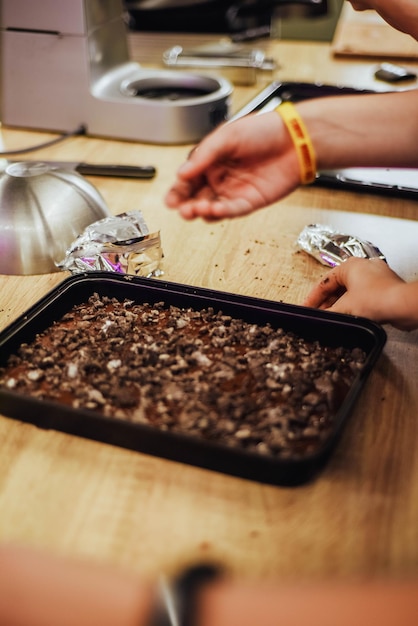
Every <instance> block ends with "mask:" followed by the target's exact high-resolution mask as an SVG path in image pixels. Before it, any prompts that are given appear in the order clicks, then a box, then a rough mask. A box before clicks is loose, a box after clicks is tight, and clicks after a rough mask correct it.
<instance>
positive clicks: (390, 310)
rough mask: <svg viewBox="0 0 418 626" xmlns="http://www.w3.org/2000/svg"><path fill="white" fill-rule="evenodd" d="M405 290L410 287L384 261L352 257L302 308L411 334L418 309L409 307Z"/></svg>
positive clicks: (322, 281) (327, 279)
mask: <svg viewBox="0 0 418 626" xmlns="http://www.w3.org/2000/svg"><path fill="white" fill-rule="evenodd" d="M416 286H417V284H415V285H412V287H413V288H414V290H415V289H416ZM405 287H407V288H408V287H410V286H409V285H407V284H406V283H405V281H404V280H402V278H400V277H399V276H398V275H397V274H396V273H395V272H394V271H393V270H391V269H390V267H389V266H388V265H387V264H386V263H385V261H383V260H381V259H372V260H371V259H359V258H356V257H352V258H350V259H347V261H344V263H342V264H341V265H338V266H337V267H335V268H333V269H332V270H331V271H330V272H328V274H327V275H326V276H325V278H323V279H322V280H321V282H320V283H318V284H317V285H315V287H314V288H313V289H312V290H311V291H310V293H309V294H308V296H307V298H306V300H305V302H304V303H303V304H304V305H305V306H310V307H316V308H320V309H328V310H329V311H334V312H336V313H348V314H350V315H358V316H361V317H367V318H369V319H371V320H374V321H375V322H379V323H391V324H392V325H393V326H395V327H397V328H400V329H402V330H410V329H411V328H415V327H416V320H415V317H416V314H417V312H416V311H418V306H417V305H415V307H414V306H412V307H408V305H407V304H406V303H407V300H408V299H407V298H405V293H404V292H405V291H406V290H405ZM408 291H411V289H408ZM411 302H413V300H412V299H411ZM415 309H416V311H415Z"/></svg>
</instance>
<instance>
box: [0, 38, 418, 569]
mask: <svg viewBox="0 0 418 626" xmlns="http://www.w3.org/2000/svg"><path fill="white" fill-rule="evenodd" d="M163 43H164V42H163ZM131 44H132V50H133V56H134V58H136V59H137V60H139V61H141V59H142V57H141V45H143V42H141V39H140V35H138V34H135V35H132V36H131ZM268 48H269V52H272V53H273V54H275V55H276V56H277V58H278V61H279V64H280V68H279V70H278V72H277V77H276V78H279V79H282V80H300V81H319V82H329V83H334V84H340V85H341V84H346V85H353V86H359V87H375V88H381V87H380V86H379V85H377V83H375V82H373V79H372V75H373V69H374V64H373V62H370V60H369V61H367V60H359V59H357V60H347V59H344V60H343V59H335V58H333V57H332V54H331V51H330V47H329V46H328V45H327V44H323V43H301V42H276V43H273V42H271V43H269V44H268ZM411 67H415V68H416V64H415V65H414V64H413V63H411ZM265 80H267V79H265ZM260 81H261V79H260ZM264 84H265V82H264V83H263V82H262V81H261V82H260V83H259V84H257V85H254V86H251V87H239V88H236V89H235V91H234V95H233V109H234V110H237V109H238V108H239V107H240V106H242V105H243V104H245V103H246V102H247V101H248V100H249V99H250V98H251V97H252V96H253V95H254V94H255V93H257V92H258V91H259V90H261V88H262V87H263V86H264ZM53 136H54V135H52V134H50V133H41V132H38V131H36V132H33V131H32V132H29V131H25V130H18V129H7V128H3V129H2V130H1V134H0V140H1V142H2V144H3V149H8V150H11V149H17V148H19V147H23V146H27V145H30V144H33V143H36V142H39V141H42V140H45V139H48V138H49V137H53ZM189 150H190V146H168V147H167V146H156V145H140V144H138V143H134V142H132V143H130V142H123V141H118V140H108V139H101V138H92V137H76V138H72V139H69V140H67V141H65V142H63V143H61V144H58V145H55V146H53V147H50V148H49V149H44V150H39V151H38V152H37V153H34V154H33V155H30V158H31V159H32V158H39V159H63V160H83V161H92V162H97V163H106V162H118V163H126V164H134V163H138V164H154V165H155V166H156V167H157V168H158V174H157V176H156V178H155V179H153V180H151V181H130V180H117V179H110V178H98V177H97V178H90V179H89V180H90V181H91V182H92V183H93V184H94V185H95V186H96V187H97V188H98V189H99V191H100V192H101V194H102V195H103V197H104V198H105V200H106V201H107V203H108V205H109V207H110V208H111V211H112V212H113V213H115V214H117V213H120V212H122V211H125V210H133V209H140V210H141V211H142V212H143V214H144V217H145V219H146V222H147V224H148V226H149V227H150V229H151V230H157V229H159V230H160V231H161V239H162V246H163V250H164V255H165V257H164V271H165V274H164V280H168V281H176V282H181V283H186V284H191V285H198V286H204V287H210V288H214V289H221V290H224V291H231V292H236V293H240V294H249V295H253V296H257V297H260V298H264V297H265V298H270V299H277V300H282V301H284V302H289V303H296V304H297V303H300V302H301V301H302V300H303V298H304V296H305V294H306V293H307V292H308V290H309V289H310V287H311V285H312V284H313V283H314V282H315V281H317V280H318V279H319V278H320V276H322V275H323V274H324V273H325V272H326V271H327V269H326V268H324V267H323V266H322V265H320V264H319V263H317V262H316V261H315V260H314V259H312V258H311V257H309V256H308V255H306V254H304V253H301V252H299V251H298V250H297V248H296V245H295V240H296V238H297V235H298V234H299V232H300V231H301V230H302V228H303V227H304V226H305V225H307V224H309V223H312V222H319V223H325V224H328V225H331V226H334V227H337V228H341V229H344V230H345V231H346V232H351V233H353V234H358V235H360V236H365V237H367V238H368V239H370V240H372V241H373V242H374V243H375V244H376V245H378V246H379V247H380V248H381V249H382V250H383V251H384V252H385V254H386V255H387V257H388V260H389V262H390V263H391V265H392V266H393V267H394V269H396V270H397V271H399V272H400V273H401V275H402V276H403V277H404V278H406V279H408V280H410V279H416V278H417V272H418V245H417V242H418V222H416V221H415V219H416V216H417V215H418V204H417V202H416V201H414V200H407V199H400V198H388V197H383V196H377V195H360V194H355V193H353V192H348V191H335V190H330V189H325V188H319V187H318V188H304V189H300V190H297V191H296V192H294V193H293V194H292V195H291V196H290V197H288V198H287V199H285V200H283V201H281V202H280V203H276V204H274V205H272V206H270V207H268V208H266V209H264V210H261V211H258V212H257V213H255V214H253V215H251V216H248V217H246V218H243V219H237V220H234V221H224V222H222V223H219V224H213V225H208V224H205V223H203V222H200V221H196V222H192V223H186V222H184V221H182V220H181V218H180V217H179V216H178V215H177V214H176V213H175V212H172V211H169V210H168V209H166V208H165V206H164V202H163V195H164V193H165V191H166V190H167V189H168V187H169V185H170V184H171V182H172V181H173V179H174V174H175V171H176V169H177V167H178V166H179V165H180V164H181V163H182V162H183V160H184V159H185V157H186V155H187V153H188V151H189ZM62 210H63V216H65V206H63V207H62ZM63 218H64V217H63ZM64 277H65V276H64V275H63V274H62V273H59V272H58V273H54V274H48V275H36V276H6V275H1V276H0V326H1V328H4V327H5V326H6V325H8V324H9V323H10V322H11V321H12V320H13V319H15V318H16V317H17V316H18V315H19V314H21V313H22V312H24V311H25V310H26V309H27V308H28V307H29V306H30V305H31V304H33V303H34V302H35V301H37V300H38V299H39V298H41V297H42V296H43V295H44V294H45V293H46V292H48V291H49V290H50V289H52V288H53V287H54V286H55V285H57V284H58V283H60V282H61V281H62V280H63V279H64ZM387 332H388V342H387V345H386V347H385V349H384V353H383V355H382V357H381V358H380V360H379V362H378V364H377V366H376V368H375V369H374V371H373V372H372V374H371V376H370V378H369V380H368V382H367V385H366V388H365V390H364V392H363V393H362V395H361V398H360V401H359V402H358V403H357V405H356V407H355V409H354V411H353V413H352V415H351V418H350V420H349V424H348V426H347V429H346V430H345V432H344V435H343V438H342V440H341V442H340V444H339V445H338V447H337V449H336V451H335V454H334V455H333V457H332V459H331V461H330V463H329V464H328V465H327V467H326V468H325V470H324V471H323V472H322V473H321V474H320V475H319V476H318V478H317V479H316V480H315V481H313V482H312V483H311V484H308V485H304V486H301V487H298V488H282V487H274V486H268V485H263V484H259V483H257V482H252V481H249V480H243V479H239V478H235V477H230V476H226V475H222V474H219V473H216V472H211V471H207V470H203V469H198V468H194V467H190V466H186V465H183V464H181V463H175V462H171V461H166V460H162V459H158V458H154V457H151V456H147V455H145V454H139V453H136V452H131V451H127V450H123V449H119V448H116V447H112V446H110V445H103V444H100V443H96V442H92V441H89V440H84V439H81V438H77V437H74V436H69V435H66V434H62V433H58V432H54V431H44V430H40V429H37V428H36V427H34V426H32V425H29V424H24V423H21V422H19V421H17V420H12V419H9V418H6V417H2V416H0V451H1V452H0V541H9V540H12V541H16V542H19V543H22V544H25V545H31V546H37V547H43V548H47V549H49V550H51V551H54V552H57V553H61V554H67V555H71V556H84V557H88V558H93V559H96V560H98V561H102V562H107V563H113V564H117V565H122V566H124V567H128V568H132V569H134V570H136V571H138V572H141V573H143V574H146V575H154V574H156V573H158V572H159V571H161V570H167V571H170V570H173V569H174V568H175V567H177V566H178V565H181V564H182V563H183V562H185V561H188V560H190V559H192V558H200V557H202V558H212V557H213V558H216V559H221V560H222V561H224V562H225V563H226V564H227V566H228V567H229V568H230V569H231V571H233V572H235V573H237V574H238V575H254V576H260V577H266V576H269V577H276V578H279V579H281V580H284V579H295V578H300V577H302V578H310V579H320V578H323V577H333V578H346V577H351V576H368V577H371V578H376V577H379V576H382V575H385V576H390V577H399V576H414V575H417V574H418V445H417V441H418V419H417V416H418V388H417V384H416V381H417V377H418V333H417V332H412V333H401V332H398V331H394V330H393V329H390V328H387Z"/></svg>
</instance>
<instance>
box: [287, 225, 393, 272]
mask: <svg viewBox="0 0 418 626" xmlns="http://www.w3.org/2000/svg"><path fill="white" fill-rule="evenodd" d="M297 244H298V246H299V248H301V249H302V250H304V251H305V252H307V253H308V254H310V255H311V256H313V257H314V258H315V259H317V260H318V261H319V262H320V263H322V264H323V265H328V266H329V267H335V266H336V265H341V263H343V261H346V260H347V259H348V258H349V257H352V256H355V257H360V258H363V259H375V258H378V259H383V260H384V261H386V258H385V256H384V255H383V254H382V253H381V251H380V250H379V249H378V248H377V247H376V246H375V245H374V244H372V243H370V241H366V240H363V239H359V238H358V237H356V236H354V235H348V234H344V233H339V232H337V231H335V230H333V229H332V228H330V227H329V226H324V225H322V224H309V226H306V227H305V228H304V229H303V230H302V232H301V233H300V235H299V237H298V239H297Z"/></svg>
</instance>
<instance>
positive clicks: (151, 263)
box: [57, 211, 163, 278]
mask: <svg viewBox="0 0 418 626" xmlns="http://www.w3.org/2000/svg"><path fill="white" fill-rule="evenodd" d="M162 258H163V252H162V248H161V239H160V232H159V231H158V232H155V233H150V232H149V229H148V226H147V225H146V223H145V220H144V218H143V215H142V213H141V211H131V212H127V213H120V214H119V215H116V216H112V217H105V218H104V219H101V220H99V221H97V222H94V223H93V224H90V225H89V226H87V228H85V230H84V232H83V233H82V234H81V235H80V236H79V237H77V239H76V240H75V241H74V242H73V243H72V244H71V246H70V248H69V249H68V250H67V252H66V255H65V258H64V260H63V261H61V262H60V263H58V264H57V265H58V267H59V268H60V269H62V270H68V271H70V272H71V273H73V274H79V273H83V272H94V271H108V272H117V273H119V274H133V275H134V276H144V277H147V278H151V277H156V276H161V275H162V274H163V271H162V270H161V268H160V263H161V260H162Z"/></svg>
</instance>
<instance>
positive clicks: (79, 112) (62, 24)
mask: <svg viewBox="0 0 418 626" xmlns="http://www.w3.org/2000/svg"><path fill="white" fill-rule="evenodd" d="M0 37H1V110H0V121H1V122H2V124H3V125H5V126H13V127H23V128H33V129H41V130H52V131H62V132H71V131H74V130H76V129H77V128H79V127H80V126H84V127H85V129H86V133H87V134H88V135H97V136H104V137H113V138H120V139H128V140H135V141H142V142H149V143H161V144H177V143H193V142H196V141H198V140H199V139H201V138H202V137H203V136H204V135H205V134H207V133H208V132H209V131H210V130H212V129H213V128H214V127H215V126H217V125H218V124H219V123H220V122H222V121H224V120H225V119H227V118H228V113H229V102H230V96H231V93H232V85H231V83H230V82H229V81H228V80H226V79H224V78H221V77H218V76H208V75H200V74H196V73H191V72H179V71H176V70H164V69H161V70H158V69H157V70H154V69H152V70H151V69H146V68H143V67H141V65H140V64H139V63H136V62H134V61H132V60H130V58H129V49H128V37H127V27H126V23H125V19H124V11H123V5H122V2H121V0H2V2H1V29H0Z"/></svg>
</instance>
